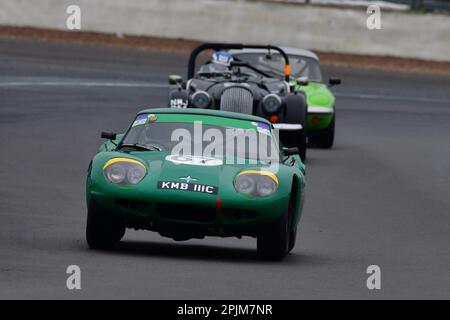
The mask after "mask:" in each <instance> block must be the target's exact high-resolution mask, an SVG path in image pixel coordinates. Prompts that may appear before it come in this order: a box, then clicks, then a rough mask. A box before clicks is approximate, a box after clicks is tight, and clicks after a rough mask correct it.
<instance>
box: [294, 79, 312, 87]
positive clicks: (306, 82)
mask: <svg viewBox="0 0 450 320" xmlns="http://www.w3.org/2000/svg"><path fill="white" fill-rule="evenodd" d="M296 80H297V83H298V84H299V85H301V86H307V85H308V83H309V78H308V77H298V78H297V79H296Z"/></svg>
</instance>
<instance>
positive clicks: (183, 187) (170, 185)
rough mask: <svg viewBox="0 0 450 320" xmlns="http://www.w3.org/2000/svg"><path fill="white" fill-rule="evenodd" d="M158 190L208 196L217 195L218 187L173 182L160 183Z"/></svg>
mask: <svg viewBox="0 0 450 320" xmlns="http://www.w3.org/2000/svg"><path fill="white" fill-rule="evenodd" d="M158 189H163V190H178V191H191V192H200V193H207V194H217V192H218V191H219V188H218V187H215V186H209V185H206V184H196V183H186V182H173V181H158Z"/></svg>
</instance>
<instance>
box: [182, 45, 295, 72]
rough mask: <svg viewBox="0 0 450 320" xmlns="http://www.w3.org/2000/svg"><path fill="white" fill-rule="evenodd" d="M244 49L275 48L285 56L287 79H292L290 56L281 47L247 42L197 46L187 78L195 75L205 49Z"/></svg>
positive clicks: (190, 62) (190, 58) (191, 57)
mask: <svg viewBox="0 0 450 320" xmlns="http://www.w3.org/2000/svg"><path fill="white" fill-rule="evenodd" d="M242 49H267V50H274V51H278V52H279V53H280V54H281V56H282V57H283V58H284V61H285V67H284V76H285V79H286V81H289V80H290V77H291V66H290V64H289V57H288V55H287V54H286V52H284V51H283V50H282V49H281V48H279V47H275V46H271V45H265V46H264V45H246V44H239V43H204V44H202V45H200V46H198V47H197V48H195V49H194V50H193V51H192V52H191V56H190V57H189V64H188V74H187V79H188V80H189V79H192V78H194V75H195V62H196V60H197V57H198V55H199V54H200V53H201V52H203V51H205V50H216V51H219V50H242Z"/></svg>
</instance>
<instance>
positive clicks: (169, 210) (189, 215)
mask: <svg viewBox="0 0 450 320" xmlns="http://www.w3.org/2000/svg"><path fill="white" fill-rule="evenodd" d="M156 213H157V215H158V216H159V217H160V218H162V219H166V220H177V221H191V222H204V223H207V222H214V220H216V209H215V208H212V207H204V206H191V205H183V206H180V205H175V204H169V203H159V204H157V205H156Z"/></svg>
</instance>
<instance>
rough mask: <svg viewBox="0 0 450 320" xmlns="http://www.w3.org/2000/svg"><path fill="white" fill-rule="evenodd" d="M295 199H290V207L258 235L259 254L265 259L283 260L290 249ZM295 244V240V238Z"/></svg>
mask: <svg viewBox="0 0 450 320" xmlns="http://www.w3.org/2000/svg"><path fill="white" fill-rule="evenodd" d="M292 211H293V201H292V197H291V200H290V201H289V205H288V208H287V209H286V211H285V212H284V213H283V215H282V216H281V217H280V218H279V219H278V220H277V221H275V222H274V223H271V224H269V225H268V226H266V228H265V230H263V232H262V233H261V234H260V235H259V236H258V239H257V247H258V255H259V256H260V257H261V258H263V259H265V260H273V261H282V260H283V259H284V257H285V256H286V254H287V253H288V252H289V251H290V249H289V248H290V245H291V239H290V238H291V235H292V231H291V229H292V228H291V224H292V219H293V216H292ZM294 245H295V240H294Z"/></svg>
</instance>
